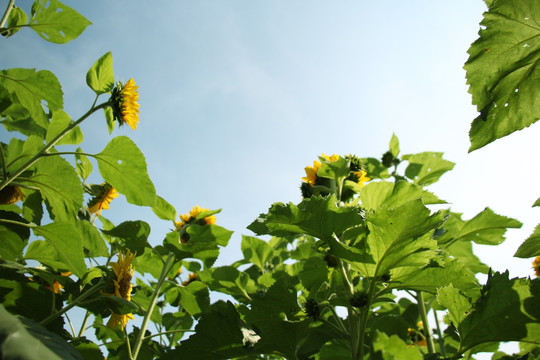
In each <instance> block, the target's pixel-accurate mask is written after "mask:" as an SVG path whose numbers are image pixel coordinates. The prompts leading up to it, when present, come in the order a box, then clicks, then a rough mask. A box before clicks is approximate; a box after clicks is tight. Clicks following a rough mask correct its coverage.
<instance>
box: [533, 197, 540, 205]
mask: <svg viewBox="0 0 540 360" xmlns="http://www.w3.org/2000/svg"><path fill="white" fill-rule="evenodd" d="M535 206H539V207H540V198H538V199H536V201H535V202H534V204H533V207H535Z"/></svg>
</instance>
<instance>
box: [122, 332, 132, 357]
mask: <svg viewBox="0 0 540 360" xmlns="http://www.w3.org/2000/svg"><path fill="white" fill-rule="evenodd" d="M124 332H125V333H126V345H127V349H128V354H129V359H130V360H133V359H134V357H133V353H132V352H131V343H130V342H129V336H128V333H127V329H126V328H124Z"/></svg>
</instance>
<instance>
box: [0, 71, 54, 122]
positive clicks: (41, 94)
mask: <svg viewBox="0 0 540 360" xmlns="http://www.w3.org/2000/svg"><path fill="white" fill-rule="evenodd" d="M0 84H1V85H3V86H4V87H5V88H6V89H7V90H8V91H9V92H10V93H11V95H12V97H16V98H17V99H18V100H19V102H20V103H21V105H22V106H24V107H25V108H26V110H28V113H29V114H30V116H31V117H32V118H33V119H34V121H35V122H36V123H37V124H38V125H39V126H41V127H42V128H44V129H47V128H48V127H49V120H48V119H47V116H46V115H45V112H44V111H43V106H42V101H43V102H45V103H46V104H47V107H48V108H49V110H51V111H52V110H57V109H61V108H63V106H64V100H63V93H62V87H61V86H60V82H59V81H58V79H57V78H56V76H54V74H53V73H52V72H50V71H47V70H40V71H38V72H36V70H35V69H9V70H2V71H1V72H0Z"/></svg>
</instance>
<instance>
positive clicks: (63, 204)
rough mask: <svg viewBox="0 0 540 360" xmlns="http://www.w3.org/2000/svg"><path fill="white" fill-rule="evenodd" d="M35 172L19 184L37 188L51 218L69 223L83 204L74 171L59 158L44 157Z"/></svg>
mask: <svg viewBox="0 0 540 360" xmlns="http://www.w3.org/2000/svg"><path fill="white" fill-rule="evenodd" d="M35 167H36V172H35V173H34V175H32V177H30V178H29V179H28V180H24V181H23V180H22V179H21V182H24V183H28V184H29V185H31V186H34V187H37V188H38V189H39V191H40V192H41V196H42V197H43V198H44V199H45V200H46V201H47V202H48V204H49V205H50V206H51V210H52V214H50V215H51V217H52V218H54V219H55V220H61V221H64V222H71V221H74V219H76V216H77V213H78V211H79V209H80V208H81V207H82V202H83V188H82V186H81V183H80V181H79V178H78V176H77V173H76V171H75V169H74V168H73V167H72V166H71V165H70V164H69V163H68V162H67V161H66V160H64V159H63V158H61V157H60V156H46V157H44V158H41V159H40V160H39V161H38V162H37V163H36V165H35Z"/></svg>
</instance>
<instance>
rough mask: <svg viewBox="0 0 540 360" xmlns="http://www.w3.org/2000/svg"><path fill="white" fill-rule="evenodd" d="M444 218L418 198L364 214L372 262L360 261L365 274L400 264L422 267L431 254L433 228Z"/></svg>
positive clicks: (376, 272)
mask: <svg viewBox="0 0 540 360" xmlns="http://www.w3.org/2000/svg"><path fill="white" fill-rule="evenodd" d="M443 221H444V219H443V216H442V214H440V213H435V214H434V215H431V214H430V211H429V209H427V208H426V207H425V206H424V204H423V203H422V200H420V199H418V200H413V201H409V202H408V203H405V204H404V205H401V206H399V207H397V208H395V209H385V208H380V209H379V210H377V211H373V210H371V211H370V212H368V213H366V222H367V224H368V228H369V230H370V233H369V235H368V237H367V242H368V247H369V252H370V254H371V255H372V256H373V259H374V260H375V263H376V265H371V264H360V265H359V266H358V269H359V270H360V271H362V272H363V273H364V275H366V276H375V277H378V276H382V275H384V274H386V273H388V272H389V271H390V270H391V269H393V268H397V267H401V266H414V267H418V266H422V265H426V264H427V263H429V261H430V259H431V258H433V257H434V254H435V252H434V250H435V249H436V247H437V242H436V241H435V240H433V239H432V237H431V236H432V233H433V230H434V229H436V228H437V227H438V226H440V225H441V224H442V222H443Z"/></svg>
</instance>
